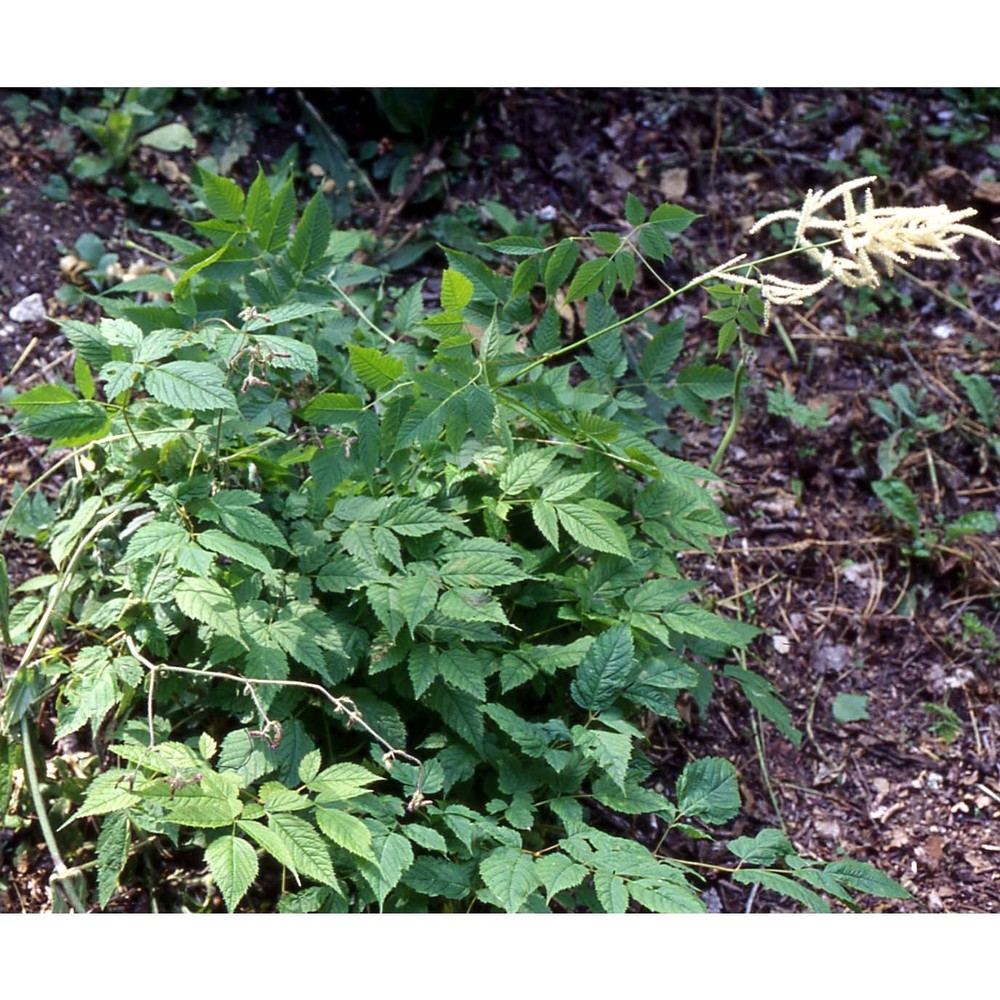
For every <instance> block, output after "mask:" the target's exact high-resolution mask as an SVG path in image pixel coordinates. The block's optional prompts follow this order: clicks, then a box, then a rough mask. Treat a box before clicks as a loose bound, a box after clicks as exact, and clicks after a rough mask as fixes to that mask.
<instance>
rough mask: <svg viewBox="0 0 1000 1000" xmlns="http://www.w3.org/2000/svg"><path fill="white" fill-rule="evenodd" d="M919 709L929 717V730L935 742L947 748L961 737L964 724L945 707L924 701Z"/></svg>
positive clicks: (938, 703)
mask: <svg viewBox="0 0 1000 1000" xmlns="http://www.w3.org/2000/svg"><path fill="white" fill-rule="evenodd" d="M921 707H922V708H923V710H924V711H925V712H926V713H927V714H928V716H930V730H931V733H932V735H933V736H934V738H935V739H936V740H940V741H941V742H942V743H944V744H945V746H947V745H948V744H949V743H954V742H955V740H957V739H958V738H959V737H960V736H961V735H962V732H963V731H964V729H965V724H964V723H963V722H962V720H961V719H960V718H959V717H958V715H957V714H956V713H955V712H954V711H952V709H950V708H949V707H948V706H947V705H943V704H941V703H940V702H936V701H925V702H924V703H923V705H922V706H921Z"/></svg>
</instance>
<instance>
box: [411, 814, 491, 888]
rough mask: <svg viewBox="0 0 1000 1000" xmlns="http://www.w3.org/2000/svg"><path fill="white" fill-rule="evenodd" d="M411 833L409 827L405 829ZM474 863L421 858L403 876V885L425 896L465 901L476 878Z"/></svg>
mask: <svg viewBox="0 0 1000 1000" xmlns="http://www.w3.org/2000/svg"><path fill="white" fill-rule="evenodd" d="M404 829H405V831H406V833H407V834H409V833H410V829H409V827H406V828H404ZM475 871H476V865H475V862H473V861H464V862H462V861H448V860H446V859H444V858H429V857H426V856H424V857H420V858H417V860H416V861H415V862H414V863H413V864H412V865H411V866H410V868H409V869H407V871H406V874H405V875H403V884H404V885H406V886H408V887H409V888H410V889H413V890H414V891H415V892H418V893H420V894H421V895H424V896H430V897H442V898H444V899H465V898H466V897H467V896H468V895H469V893H470V892H471V891H472V889H471V888H470V886H471V883H472V881H473V878H474V876H475Z"/></svg>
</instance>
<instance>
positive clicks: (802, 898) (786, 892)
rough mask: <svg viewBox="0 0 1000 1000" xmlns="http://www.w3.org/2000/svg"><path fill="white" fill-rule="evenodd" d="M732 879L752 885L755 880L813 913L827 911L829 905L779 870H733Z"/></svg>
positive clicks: (828, 910)
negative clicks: (806, 907)
mask: <svg viewBox="0 0 1000 1000" xmlns="http://www.w3.org/2000/svg"><path fill="white" fill-rule="evenodd" d="M732 879H733V881H734V882H739V883H741V884H742V885H752V884H754V883H755V882H756V883H757V884H758V885H761V886H763V887H764V888H765V889H771V890H773V891H774V892H777V893H780V894H781V895H782V896H788V898H789V899H794V900H795V901H796V902H798V903H802V904H803V905H805V906H808V907H809V909H810V910H812V911H813V912H815V913H829V912H830V905H829V903H827V901H826V900H825V899H823V897H822V896H819V895H817V894H816V893H815V892H813V891H812V889H807V888H806V887H805V886H804V885H802V883H801V882H796V881H795V879H793V878H789V877H788V876H787V875H782V874H780V873H779V872H770V871H765V870H762V869H758V868H752V869H742V870H740V871H736V872H733V875H732Z"/></svg>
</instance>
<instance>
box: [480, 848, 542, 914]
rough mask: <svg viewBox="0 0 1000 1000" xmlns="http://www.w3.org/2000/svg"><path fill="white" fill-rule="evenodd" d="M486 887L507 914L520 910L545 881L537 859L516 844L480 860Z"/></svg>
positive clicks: (498, 849)
mask: <svg viewBox="0 0 1000 1000" xmlns="http://www.w3.org/2000/svg"><path fill="white" fill-rule="evenodd" d="M479 874H480V876H481V877H482V879H483V882H484V883H485V885H486V888H487V889H489V890H490V892H491V893H492V894H493V895H494V896H495V897H496V899H497V900H498V901H499V903H500V905H501V907H502V908H503V909H504V911H505V912H507V913H517V912H518V911H519V910H520V909H521V908H522V907H523V906H524V904H525V903H526V902H527V899H528V897H529V896H530V895H531V894H532V893H533V892H534V891H535V889H537V888H538V887H539V886H540V885H541V884H542V880H541V878H540V877H539V875H538V872H537V871H536V870H535V864H534V859H533V858H532V857H531V856H530V855H527V854H525V853H524V852H522V851H520V850H518V849H517V848H515V847H500V848H497V849H496V850H495V851H493V852H491V853H490V854H488V855H487V856H486V857H485V858H483V860H482V861H481V862H480V863H479Z"/></svg>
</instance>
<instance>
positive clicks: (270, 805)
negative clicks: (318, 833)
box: [257, 781, 313, 813]
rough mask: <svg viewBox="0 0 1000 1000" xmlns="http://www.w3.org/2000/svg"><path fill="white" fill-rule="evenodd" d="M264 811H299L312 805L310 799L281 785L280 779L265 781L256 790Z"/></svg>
mask: <svg viewBox="0 0 1000 1000" xmlns="http://www.w3.org/2000/svg"><path fill="white" fill-rule="evenodd" d="M257 795H258V797H259V798H260V804H261V806H262V807H263V809H264V811H265V812H268V813H279V812H301V811H302V810H303V809H308V808H309V807H310V806H312V804H313V803H312V799H310V798H308V797H307V796H305V795H303V794H302V793H301V792H297V791H295V789H293V788H289V787H287V786H286V785H283V784H282V783H281V782H280V781H265V782H264V783H263V784H262V785H261V786H260V788H259V789H258V791H257Z"/></svg>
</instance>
